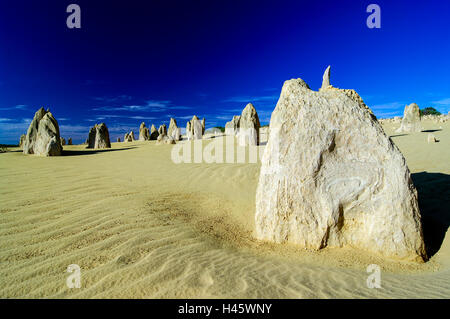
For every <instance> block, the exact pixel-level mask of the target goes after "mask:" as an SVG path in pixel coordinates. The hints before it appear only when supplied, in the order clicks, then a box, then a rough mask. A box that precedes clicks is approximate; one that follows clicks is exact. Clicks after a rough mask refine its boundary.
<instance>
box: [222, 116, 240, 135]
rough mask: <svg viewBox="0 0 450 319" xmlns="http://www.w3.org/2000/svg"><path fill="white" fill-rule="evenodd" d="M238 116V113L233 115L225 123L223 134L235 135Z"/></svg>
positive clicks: (237, 126)
mask: <svg viewBox="0 0 450 319" xmlns="http://www.w3.org/2000/svg"><path fill="white" fill-rule="evenodd" d="M240 118H241V117H240V116H239V115H235V116H233V119H232V120H231V121H230V122H227V123H226V124H225V135H237V133H238V128H239V119H240Z"/></svg>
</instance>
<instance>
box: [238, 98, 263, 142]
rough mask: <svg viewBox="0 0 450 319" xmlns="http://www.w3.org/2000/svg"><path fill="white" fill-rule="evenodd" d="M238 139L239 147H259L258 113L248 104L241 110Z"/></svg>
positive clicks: (259, 125)
mask: <svg viewBox="0 0 450 319" xmlns="http://www.w3.org/2000/svg"><path fill="white" fill-rule="evenodd" d="M238 127H239V132H238V139H239V144H240V145H241V146H245V145H259V129H260V127H261V124H260V123H259V117H258V113H257V112H256V109H255V107H254V106H253V104H252V103H248V104H247V105H246V107H245V108H244V109H243V110H242V113H241V116H240V118H239V124H238Z"/></svg>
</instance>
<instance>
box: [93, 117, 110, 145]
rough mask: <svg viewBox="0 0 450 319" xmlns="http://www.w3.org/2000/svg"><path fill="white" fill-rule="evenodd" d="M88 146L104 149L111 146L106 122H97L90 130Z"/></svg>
mask: <svg viewBox="0 0 450 319" xmlns="http://www.w3.org/2000/svg"><path fill="white" fill-rule="evenodd" d="M87 148H93V149H102V148H111V141H110V139H109V132H108V128H107V127H106V124H105V123H101V124H95V125H94V126H93V127H91V129H90V130H89V137H88V146H87Z"/></svg>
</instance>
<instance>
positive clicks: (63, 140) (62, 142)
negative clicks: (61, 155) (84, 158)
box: [60, 137, 66, 146]
mask: <svg viewBox="0 0 450 319" xmlns="http://www.w3.org/2000/svg"><path fill="white" fill-rule="evenodd" d="M60 139H61V145H62V146H64V145H66V139H65V138H64V137H60Z"/></svg>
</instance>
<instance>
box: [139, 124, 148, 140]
mask: <svg viewBox="0 0 450 319" xmlns="http://www.w3.org/2000/svg"><path fill="white" fill-rule="evenodd" d="M148 140H150V131H149V130H148V128H147V127H146V126H145V123H144V122H142V123H141V126H140V127H139V141H148Z"/></svg>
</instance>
